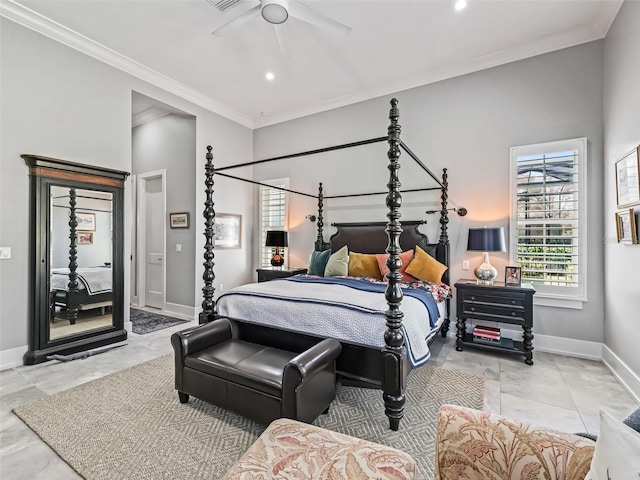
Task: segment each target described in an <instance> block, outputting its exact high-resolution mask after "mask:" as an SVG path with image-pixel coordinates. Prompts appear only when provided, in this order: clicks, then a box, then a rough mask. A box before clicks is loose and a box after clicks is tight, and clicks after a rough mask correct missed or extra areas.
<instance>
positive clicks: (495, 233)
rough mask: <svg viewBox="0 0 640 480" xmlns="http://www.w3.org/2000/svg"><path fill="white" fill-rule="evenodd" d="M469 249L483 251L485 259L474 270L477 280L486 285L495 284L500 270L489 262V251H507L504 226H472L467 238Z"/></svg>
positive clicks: (470, 250)
mask: <svg viewBox="0 0 640 480" xmlns="http://www.w3.org/2000/svg"><path fill="white" fill-rule="evenodd" d="M467 251H469V252H482V254H483V260H482V263H481V264H480V265H478V267H476V269H475V270H474V271H473V273H474V274H475V276H476V279H477V282H478V283H480V284H484V285H493V280H494V279H495V278H496V276H497V275H498V271H497V270H496V269H495V267H494V266H493V265H491V263H490V262H489V252H506V251H507V246H506V243H505V241H504V228H503V227H495V228H488V227H484V228H470V229H469V238H468V240H467Z"/></svg>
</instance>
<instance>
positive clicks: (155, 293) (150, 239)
mask: <svg viewBox="0 0 640 480" xmlns="http://www.w3.org/2000/svg"><path fill="white" fill-rule="evenodd" d="M137 180H138V185H137V189H136V190H137V205H138V208H137V211H138V217H137V222H136V223H137V249H136V257H137V268H136V270H137V277H138V278H137V280H138V281H137V287H138V289H137V290H138V306H139V307H153V308H158V309H160V310H164V304H165V290H166V282H165V277H166V269H165V264H166V261H165V259H166V245H165V238H166V221H165V218H166V172H165V170H159V171H155V172H148V173H142V174H138V175H137Z"/></svg>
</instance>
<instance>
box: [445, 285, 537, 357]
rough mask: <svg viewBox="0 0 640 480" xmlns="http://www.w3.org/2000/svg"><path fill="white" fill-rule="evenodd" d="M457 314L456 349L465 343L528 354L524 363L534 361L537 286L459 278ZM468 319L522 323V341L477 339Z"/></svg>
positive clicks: (469, 345)
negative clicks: (533, 341) (534, 310)
mask: <svg viewBox="0 0 640 480" xmlns="http://www.w3.org/2000/svg"><path fill="white" fill-rule="evenodd" d="M455 287H456V310H457V311H456V315H457V316H458V323H457V324H456V326H457V330H458V332H457V334H456V337H457V339H456V350H457V351H459V352H461V351H462V348H463V346H468V347H474V348H484V349H486V350H492V351H496V352H497V351H499V352H505V353H515V354H518V355H524V357H525V360H524V363H526V364H527V365H533V345H532V343H531V341H532V340H533V333H532V331H531V330H532V328H533V295H534V294H535V293H536V291H535V289H534V288H533V287H532V286H531V285H528V284H522V285H521V286H519V287H516V286H511V285H508V286H505V284H504V283H503V282H494V284H493V285H482V284H477V283H476V282H475V280H459V281H458V282H457V283H456V284H455ZM467 320H480V321H483V320H484V321H485V322H499V323H509V324H512V325H520V326H521V327H522V330H523V335H522V342H518V341H514V340H511V339H510V338H501V340H500V343H499V344H496V345H486V344H484V343H476V342H474V341H473V335H471V334H470V333H467V325H466V321H467Z"/></svg>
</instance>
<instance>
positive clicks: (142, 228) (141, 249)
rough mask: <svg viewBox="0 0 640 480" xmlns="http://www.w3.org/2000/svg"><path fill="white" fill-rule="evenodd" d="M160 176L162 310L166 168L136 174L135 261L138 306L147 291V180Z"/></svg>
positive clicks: (165, 267) (164, 262) (164, 301)
mask: <svg viewBox="0 0 640 480" xmlns="http://www.w3.org/2000/svg"><path fill="white" fill-rule="evenodd" d="M157 178H160V180H161V183H162V220H163V221H162V310H165V308H164V307H165V304H166V302H167V170H166V169H162V170H155V171H153V172H146V173H139V174H137V181H138V184H137V188H136V193H137V196H136V204H137V209H136V210H137V217H136V235H137V238H136V245H137V248H136V257H137V258H136V263H137V282H136V284H137V287H138V306H140V307H144V306H146V291H147V285H146V283H147V281H146V278H147V262H146V248H147V242H146V240H147V223H146V220H147V197H146V194H147V181H148V180H155V179H157Z"/></svg>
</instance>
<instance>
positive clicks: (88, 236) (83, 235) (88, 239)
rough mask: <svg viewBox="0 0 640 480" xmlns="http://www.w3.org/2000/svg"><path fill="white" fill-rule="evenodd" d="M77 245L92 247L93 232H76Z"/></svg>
mask: <svg viewBox="0 0 640 480" xmlns="http://www.w3.org/2000/svg"><path fill="white" fill-rule="evenodd" d="M78 245H93V232H78Z"/></svg>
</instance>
